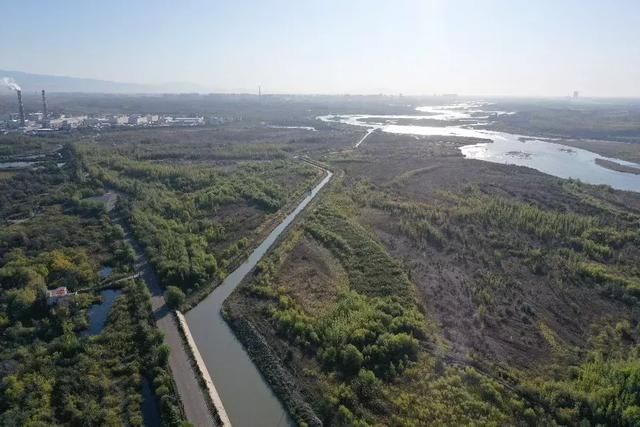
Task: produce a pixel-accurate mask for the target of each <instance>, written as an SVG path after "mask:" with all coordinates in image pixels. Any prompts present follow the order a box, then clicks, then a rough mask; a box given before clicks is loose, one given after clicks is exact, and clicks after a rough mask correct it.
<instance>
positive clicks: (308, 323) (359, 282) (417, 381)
mask: <svg viewBox="0 0 640 427" xmlns="http://www.w3.org/2000/svg"><path fill="white" fill-rule="evenodd" d="M327 197H328V198H329V200H328V201H326V202H323V203H321V204H320V206H319V207H318V208H317V209H316V210H315V211H314V212H313V214H311V215H310V217H309V218H308V219H307V220H306V221H305V225H304V227H301V228H299V229H297V230H295V231H293V232H292V235H291V237H290V238H288V239H287V241H286V242H284V243H283V244H282V246H281V247H280V248H279V249H278V250H277V251H275V252H274V253H273V254H272V255H271V256H270V257H269V258H268V259H266V260H265V261H263V262H261V264H260V265H259V269H258V272H257V276H256V278H255V279H254V280H253V281H252V283H251V285H250V286H248V287H246V288H244V291H243V293H244V295H245V296H244V297H243V298H251V299H253V300H255V301H256V302H258V304H259V305H261V306H263V307H264V308H263V309H262V310H258V313H264V314H263V315H266V316H267V317H266V320H267V321H268V324H269V325H271V327H272V328H273V331H274V333H275V334H276V336H278V337H279V338H280V339H282V340H286V342H288V343H290V345H292V346H293V347H294V348H297V349H298V351H296V352H293V351H292V349H291V348H289V349H288V350H283V351H284V354H283V360H284V363H285V364H287V365H288V366H289V367H290V369H291V370H292V371H293V372H300V371H302V372H303V377H302V378H298V380H299V381H301V382H302V383H303V384H305V386H306V388H305V389H304V390H303V392H304V393H305V394H306V395H307V397H308V402H309V403H310V404H311V405H312V406H313V407H314V408H315V410H316V412H317V413H318V414H319V415H320V416H321V418H322V419H323V422H324V423H325V424H327V425H362V426H364V425H375V424H378V423H380V422H382V423H387V424H393V425H423V424H425V423H426V422H434V420H441V421H442V420H448V422H450V423H451V424H465V423H469V422H480V423H481V420H485V421H487V422H490V421H494V420H500V421H502V422H505V421H506V420H509V419H513V418H512V417H514V416H515V417H518V418H523V419H524V418H526V414H525V411H527V410H528V411H529V412H528V416H529V417H530V418H531V419H534V418H535V417H536V412H535V409H531V408H530V406H528V405H527V404H526V403H525V401H523V400H521V399H518V398H517V397H516V396H513V395H511V393H510V392H509V390H507V389H505V388H504V387H502V386H501V385H500V384H499V383H497V382H495V381H494V380H492V379H491V378H484V377H482V376H481V375H479V374H478V373H477V372H476V371H475V370H474V369H473V368H470V367H469V368H467V369H464V370H458V369H449V370H447V371H446V372H445V373H444V374H441V373H438V371H437V369H436V366H435V365H436V363H435V359H433V358H432V357H431V356H429V352H430V351H431V350H430V349H433V347H434V346H435V345H437V344H436V341H439V339H438V338H437V336H436V330H435V328H434V326H433V325H432V323H431V322H430V321H428V320H426V319H425V318H424V316H423V314H421V312H420V307H419V305H418V302H417V299H416V294H415V287H414V285H413V284H412V283H411V281H410V280H409V278H408V277H407V275H406V274H405V273H404V272H403V268H402V266H401V265H400V264H399V263H398V262H397V261H395V260H394V259H393V258H391V257H390V256H389V254H388V253H387V251H386V250H385V249H384V247H383V246H382V245H381V244H380V243H379V242H378V241H377V239H376V238H375V237H374V236H372V235H371V234H370V232H369V231H368V230H366V229H365V228H363V227H362V226H360V225H358V224H357V222H355V218H354V217H353V202H350V201H349V199H348V198H346V197H345V196H344V195H339V193H338V194H336V193H334V194H331V195H330V196H327ZM303 241H313V242H316V244H319V245H321V246H323V247H325V248H326V249H327V250H328V253H329V254H331V255H330V256H332V257H335V259H336V260H337V261H338V263H339V264H340V266H341V267H342V268H344V270H345V272H346V274H347V277H348V280H347V283H345V284H343V285H340V286H339V289H338V291H337V295H336V297H335V299H332V298H331V297H329V296H328V294H327V291H328V289H325V290H321V289H320V290H318V293H317V294H313V295H304V294H300V293H297V292H296V286H297V285H296V283H295V281H297V280H304V278H303V277H299V276H298V275H296V276H293V277H292V276H287V273H286V271H287V270H288V269H290V268H292V265H291V264H289V262H291V261H290V256H291V252H292V251H295V250H297V248H299V247H300V244H301V242H303ZM305 260H306V262H318V261H319V260H316V259H308V258H306V257H305ZM283 276H287V277H289V279H283ZM288 280H293V281H294V282H293V283H290V282H288ZM326 286H328V287H332V286H335V284H330V283H326ZM239 298H240V296H239V295H236V296H234V300H235V301H232V302H231V304H230V307H229V308H230V309H231V310H230V311H231V312H233V313H235V312H236V310H237V308H235V304H238V303H240V304H241V301H242V300H239ZM313 298H322V307H321V308H319V309H318V310H317V311H314V310H310V309H309V308H308V307H309V304H308V303H307V299H313ZM253 304H254V303H253V302H252V303H249V306H253ZM249 313H252V314H249V318H253V319H254V322H256V324H258V325H260V324H263V320H261V318H260V317H258V318H255V317H254V316H255V315H256V311H255V309H254V310H252V311H251V312H249ZM247 314H248V313H247V312H246V311H245V312H244V315H247ZM236 315H238V313H236ZM263 333H266V334H267V336H269V335H270V333H269V331H268V330H265V329H263ZM274 345H275V346H276V348H281V346H280V345H278V344H277V343H274ZM305 377H307V378H309V380H306V379H305ZM310 378H314V379H315V380H314V381H311V380H310ZM462 384H468V385H469V387H468V388H465V389H464V390H462V389H460V387H461V386H462ZM427 390H429V393H431V394H430V399H431V400H430V401H429V402H425V401H424V396H425V393H426V392H427ZM487 393H490V395H491V396H493V398H495V399H496V400H489V399H485V398H484V397H483V396H485V395H486V394H487ZM454 399H455V400H457V402H458V404H459V405H458V406H456V405H450V404H449V402H450V401H452V400H454ZM503 399H507V403H501V402H502V400H503ZM508 402H514V405H515V406H510V404H509V403H508ZM471 408H473V409H471ZM383 420H384V421H383Z"/></svg>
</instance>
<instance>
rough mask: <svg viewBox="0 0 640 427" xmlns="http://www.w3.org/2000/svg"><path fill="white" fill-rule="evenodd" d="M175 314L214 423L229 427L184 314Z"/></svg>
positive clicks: (225, 412) (224, 411) (222, 406)
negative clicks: (210, 407) (207, 399)
mask: <svg viewBox="0 0 640 427" xmlns="http://www.w3.org/2000/svg"><path fill="white" fill-rule="evenodd" d="M175 314H176V318H177V320H178V327H179V328H180V332H181V333H182V336H183V338H184V339H185V342H186V345H187V349H188V350H189V353H190V354H191V358H192V359H193V362H194V364H195V367H196V371H197V373H198V375H199V376H200V381H201V382H202V384H203V385H204V388H205V391H206V394H207V396H208V398H209V404H210V405H211V406H212V412H213V415H214V418H215V420H216V423H217V424H218V425H219V426H221V427H231V421H230V420H229V416H228V415H227V411H226V410H225V409H224V405H223V404H222V399H220V395H219V394H218V390H216V386H215V385H214V384H213V380H212V379H211V375H209V370H208V369H207V365H206V364H205V363H204V360H202V356H201V355H200V351H198V346H197V345H196V343H195V341H194V339H193V336H192V335H191V331H190V330H189V325H188V324H187V321H186V320H185V318H184V315H183V314H182V313H181V312H179V311H176V312H175Z"/></svg>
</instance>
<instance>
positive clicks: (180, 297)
mask: <svg viewBox="0 0 640 427" xmlns="http://www.w3.org/2000/svg"><path fill="white" fill-rule="evenodd" d="M164 299H165V301H166V302H167V305H168V306H169V307H170V308H171V309H174V310H175V309H178V308H180V306H181V305H182V304H184V299H185V296H184V292H182V290H181V289H180V288H178V287H176V286H169V287H167V291H166V292H165V293H164Z"/></svg>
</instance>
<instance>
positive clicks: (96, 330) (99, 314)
mask: <svg viewBox="0 0 640 427" xmlns="http://www.w3.org/2000/svg"><path fill="white" fill-rule="evenodd" d="M121 293H122V291H121V290H120V289H105V290H104V291H102V292H100V296H101V297H102V302H101V303H99V304H94V305H92V306H91V307H90V308H89V326H88V327H87V330H86V331H83V332H82V335H83V336H94V335H99V334H100V333H101V332H102V330H103V329H104V327H105V325H106V324H107V317H108V316H109V313H110V312H111V307H112V306H113V303H114V302H115V301H116V298H117V297H118V296H119V295H120V294H121Z"/></svg>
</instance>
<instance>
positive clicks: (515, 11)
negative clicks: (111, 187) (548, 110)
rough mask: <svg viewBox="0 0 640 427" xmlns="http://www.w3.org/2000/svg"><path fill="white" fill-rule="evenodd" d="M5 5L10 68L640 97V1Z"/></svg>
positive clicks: (326, 88) (300, 88) (238, 83)
mask: <svg viewBox="0 0 640 427" xmlns="http://www.w3.org/2000/svg"><path fill="white" fill-rule="evenodd" d="M0 10H1V12H0V37H1V40H2V41H1V42H0V43H1V44H0V47H1V48H0V69H9V70H18V71H27V72H35V73H45V74H58V75H68V76H78V77H93V78H99V79H106V80H116V81H123V82H135V83H164V82H175V81H180V82H192V83H198V84H201V85H203V86H205V87H206V88H208V89H211V90H218V91H237V90H252V91H253V90H257V89H256V88H257V86H258V85H262V87H263V91H265V92H299V93H345V92H348V93H377V92H385V93H398V92H402V93H405V94H432V93H443V92H455V93H459V94H468V95H552V96H557V95H566V94H569V93H571V92H572V91H573V90H579V91H580V92H581V94H583V95H585V96H640V0H628V1H626V0H610V1H605V0H575V1H569V0H566V1H565V0H533V1H529V0H527V1H525V0H522V1H517V0H501V1H497V0H496V1H491V0H484V1H480V0H459V1H458V0H442V1H436V0H434V1H429V0H422V1H418V0H414V1H409V0H407V1H403V0H368V1H349V0H335V1H334V0H317V1H316V0H291V1H284V0H283V1H267V0H264V1H242V0H237V1H220V0H218V1H214V0H210V1H205V0H200V1H195V0H193V1H189V0H182V1H177V0H176V1H162V0H154V1H142V0H126V1H123V0H110V1H90V0H78V1H75V0H73V1H71V0H69V1H67V0H59V1H45V0H42V1H35V0H19V1H6V2H4V5H3V6H2V8H0Z"/></svg>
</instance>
